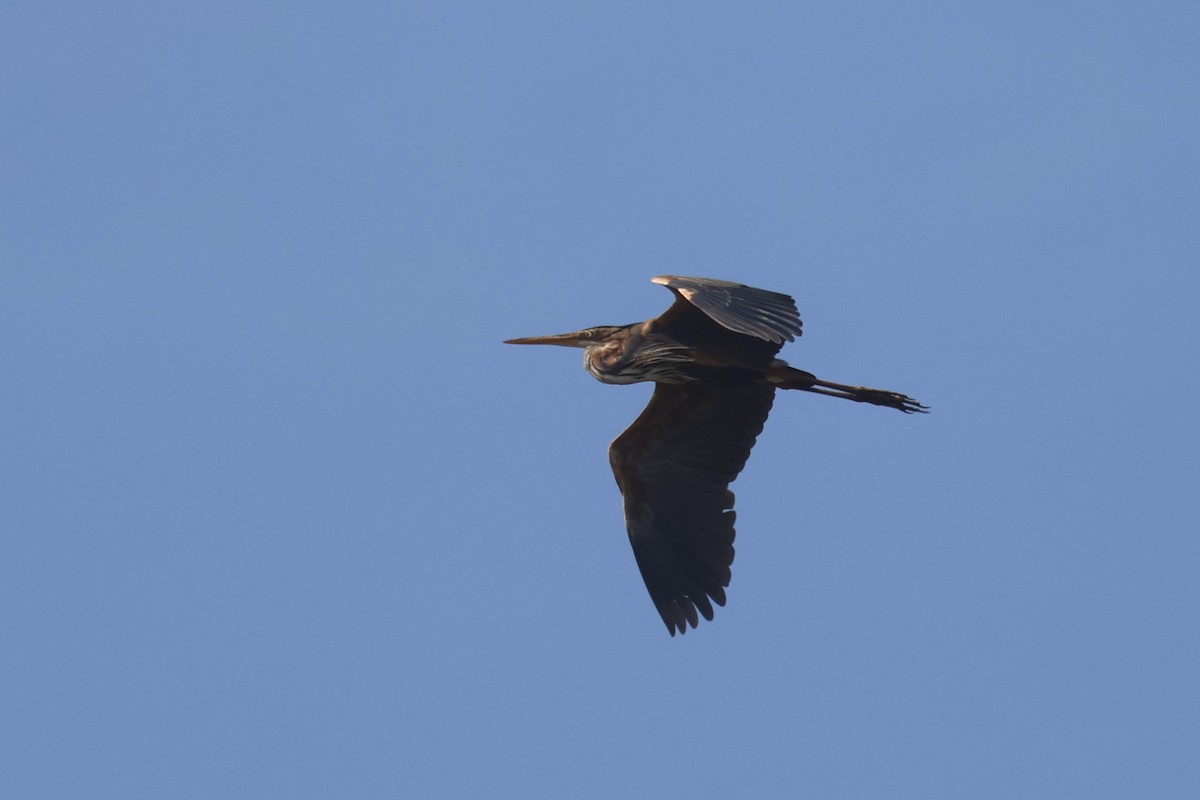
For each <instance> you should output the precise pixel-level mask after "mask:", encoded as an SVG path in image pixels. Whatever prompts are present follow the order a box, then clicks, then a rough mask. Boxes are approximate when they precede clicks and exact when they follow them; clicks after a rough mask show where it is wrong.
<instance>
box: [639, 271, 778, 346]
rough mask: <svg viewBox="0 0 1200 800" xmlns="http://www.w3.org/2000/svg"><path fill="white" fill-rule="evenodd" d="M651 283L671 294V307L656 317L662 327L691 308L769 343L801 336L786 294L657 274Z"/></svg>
mask: <svg viewBox="0 0 1200 800" xmlns="http://www.w3.org/2000/svg"><path fill="white" fill-rule="evenodd" d="M652 281H653V282H654V283H657V284H661V285H662V286H666V287H667V288H668V289H670V290H671V291H672V292H673V293H674V294H675V298H676V299H675V305H673V306H671V308H669V309H668V310H667V312H666V313H665V314H663V315H662V316H661V317H659V321H660V322H662V323H663V324H670V323H671V322H673V321H677V320H679V319H680V318H684V317H686V316H687V314H688V313H689V311H691V309H692V308H695V309H698V310H700V311H701V312H703V313H704V314H705V315H706V316H707V317H708V318H709V319H711V320H712V321H713V322H716V323H717V324H718V325H720V326H721V327H723V328H726V329H728V330H731V331H733V332H734V333H740V334H743V335H745V336H753V337H754V338H756V339H762V340H763V341H767V342H771V343H773V344H778V345H782V344H783V343H784V342H785V341H787V342H791V341H794V340H795V338H796V337H797V336H799V335H800V333H801V323H800V312H799V311H797V310H796V301H795V300H793V299H792V298H791V297H790V296H789V295H786V294H781V293H779V292H769V291H767V290H766V289H755V288H754V287H753V286H745V285H743V284H740V283H733V282H731V281H722V280H717V279H716V278H686V277H682V276H679V275H659V276H658V277H656V278H653V279H652ZM693 313H694V312H693Z"/></svg>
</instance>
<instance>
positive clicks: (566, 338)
mask: <svg viewBox="0 0 1200 800" xmlns="http://www.w3.org/2000/svg"><path fill="white" fill-rule="evenodd" d="M504 343H505V344H556V345H559V346H561V347H583V345H584V344H585V342H584V340H583V337H582V334H580V333H579V332H578V331H576V332H575V333H559V334H555V335H554V336H526V337H524V338H522V339H505V340H504Z"/></svg>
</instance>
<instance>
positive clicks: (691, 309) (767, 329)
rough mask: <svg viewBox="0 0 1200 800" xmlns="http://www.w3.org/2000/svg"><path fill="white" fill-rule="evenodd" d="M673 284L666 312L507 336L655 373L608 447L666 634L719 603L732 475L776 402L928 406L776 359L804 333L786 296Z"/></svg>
mask: <svg viewBox="0 0 1200 800" xmlns="http://www.w3.org/2000/svg"><path fill="white" fill-rule="evenodd" d="M654 282H655V283H659V284H662V285H664V286H666V287H668V288H669V289H670V290H671V291H672V292H673V293H674V294H675V298H676V299H675V304H674V305H672V306H671V308H669V309H668V310H667V311H666V313H664V314H662V315H661V316H659V317H656V318H655V319H651V320H647V321H646V322H637V323H633V324H631V325H621V326H603V327H597V328H587V329H585V330H582V331H577V332H575V333H569V334H561V335H558V336H539V337H529V338H524V339H510V340H509V343H510V344H556V345H565V346H569V347H582V348H584V367H585V368H586V369H587V371H588V372H590V373H591V374H592V375H593V376H594V377H595V378H596V379H597V380H600V381H602V382H604V383H612V384H627V383H639V382H644V381H651V382H653V383H654V384H655V390H654V396H653V397H652V398H651V400H650V404H649V405H648V406H647V407H646V410H645V411H643V412H642V414H641V416H639V417H638V418H637V420H636V421H634V423H633V424H632V425H631V426H630V427H629V428H628V430H626V431H625V432H624V433H623V434H621V435H620V436H618V437H617V438H616V439H615V440H614V441H613V443H612V445H611V447H610V448H609V459H610V461H611V463H612V468H613V474H614V475H615V476H616V479H617V485H618V486H619V487H620V489H621V494H622V495H623V496H624V499H625V520H626V526H627V528H628V530H629V539H630V542H631V544H632V545H633V552H634V556H635V558H636V559H637V563H638V567H639V569H640V570H641V573H642V577H643V579H644V580H645V582H646V588H647V589H648V590H649V592H650V597H651V599H652V600H653V601H654V605H655V607H656V608H657V609H658V612H659V614H660V615H661V616H662V618H663V621H664V622H665V623H666V625H667V629H668V630H669V631H670V632H671V635H674V634H675V633H676V631H678V632H680V633H685V632H686V631H687V628H688V626H689V625H690V626H691V627H693V628H694V627H696V625H697V624H698V622H699V617H698V614H699V616H703V617H704V618H705V619H709V620H711V619H712V618H713V608H712V604H713V603H714V602H715V603H716V604H717V605H724V604H725V587H726V586H728V585H729V580H730V577H731V573H730V565H731V564H732V563H733V539H734V528H733V523H734V512H733V510H732V508H733V493H732V492H730V491H729V488H728V487H729V484H730V483H732V482H733V480H734V478H736V477H737V475H738V473H739V472H741V470H742V467H743V466H744V465H745V463H746V459H747V458H748V457H749V455H750V449H751V448H752V447H753V446H754V441H755V439H756V438H757V436H758V434H759V433H760V432H761V431H762V427H763V424H764V423H765V422H766V419H767V414H768V413H769V412H770V410H771V404H772V403H773V402H774V398H775V390H776V389H777V388H780V389H800V390H803V391H808V392H815V393H818V394H826V395H830V396H833V397H842V398H845V399H849V400H855V401H858V402H865V403H872V404H875V405H883V406H888V407H891V408H896V409H899V410H901V411H904V412H915V411H924V410H925V407H924V406H922V405H921V404H920V403H917V402H916V401H915V400H913V399H911V398H909V397H907V396H905V395H902V394H899V393H897V392H890V391H886V390H882V389H867V388H865V387H861V386H847V385H844V384H838V383H830V382H828V381H823V380H820V379H818V378H817V377H816V376H814V375H812V374H810V373H808V372H804V371H803V370H798V369H795V368H793V367H791V366H789V365H788V364H787V363H786V362H784V361H781V360H780V359H778V358H776V354H777V353H778V352H779V350H780V349H781V348H782V347H783V344H784V342H785V341H792V340H793V339H794V338H795V337H796V336H799V335H800V332H801V324H800V315H799V313H798V312H797V311H796V305H795V302H794V301H793V300H792V298H791V297H789V296H788V295H785V294H779V293H777V292H769V291H766V290H763V289H755V288H753V287H749V286H743V285H741V284H737V283H730V282H729V281H720V280H715V279H712V278H684V277H677V276H673V275H664V276H660V277H657V278H654Z"/></svg>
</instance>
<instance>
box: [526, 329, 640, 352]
mask: <svg viewBox="0 0 1200 800" xmlns="http://www.w3.org/2000/svg"><path fill="white" fill-rule="evenodd" d="M629 327H630V326H628V325H601V326H599V327H597V328H584V329H583V330H581V331H575V332H574V333H559V334H555V335H554V336H526V337H524V338H522V339H507V340H505V342H504V343H505V344H556V345H558V346H560V347H594V346H596V345H598V344H604V343H605V342H608V341H610V340H611V339H612V338H613V337H614V336H617V335H619V334H621V333H624V332H625V331H627V330H629Z"/></svg>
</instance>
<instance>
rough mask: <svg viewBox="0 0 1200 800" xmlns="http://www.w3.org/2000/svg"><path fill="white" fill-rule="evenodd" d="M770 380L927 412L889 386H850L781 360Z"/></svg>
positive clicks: (771, 370)
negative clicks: (881, 387) (875, 387)
mask: <svg viewBox="0 0 1200 800" xmlns="http://www.w3.org/2000/svg"><path fill="white" fill-rule="evenodd" d="M767 381H768V382H770V383H773V384H775V385H776V386H778V387H779V388H780V389H799V390H800V391H803V392H813V393H814V394H823V395H828V396H829V397H841V398H843V399H845V400H853V401H855V402H856V403H871V404H872V405H877V406H887V407H888V408H895V409H898V410H900V411H903V412H904V413H905V414H912V413H914V412H917V413H922V414H923V413H925V412H926V411H928V410H929V407H928V406H923V405H921V404H920V403H918V402H917V401H916V400H913V399H912V398H911V397H909V396H908V395H906V394H900V393H899V392H891V391H888V390H887V389H868V388H867V387H865V386H847V385H846V384H843V383H831V382H830V381H823V380H821V379H820V378H818V377H817V376H816V375H813V374H812V373H811V372H805V371H804V370H802V369H796V368H795V367H791V366H788V365H787V364H786V363H784V362H782V361H776V362H775V363H774V364H772V365H771V366H770V368H768V370H767Z"/></svg>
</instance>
